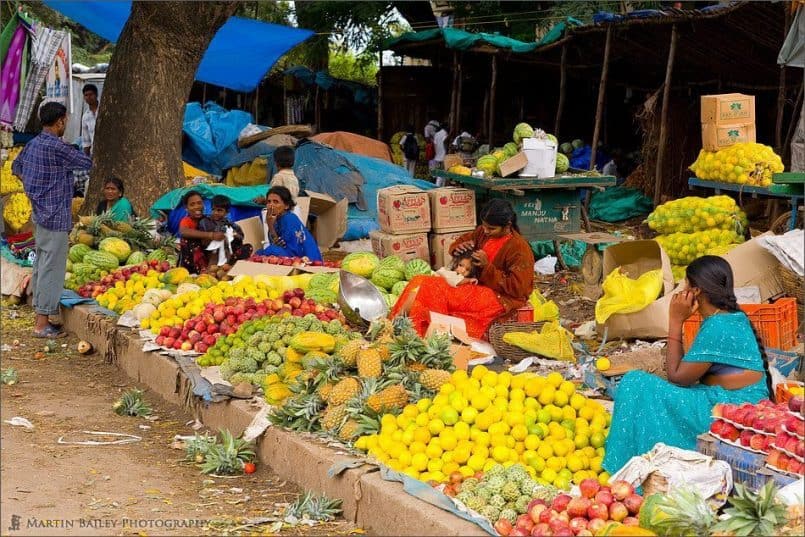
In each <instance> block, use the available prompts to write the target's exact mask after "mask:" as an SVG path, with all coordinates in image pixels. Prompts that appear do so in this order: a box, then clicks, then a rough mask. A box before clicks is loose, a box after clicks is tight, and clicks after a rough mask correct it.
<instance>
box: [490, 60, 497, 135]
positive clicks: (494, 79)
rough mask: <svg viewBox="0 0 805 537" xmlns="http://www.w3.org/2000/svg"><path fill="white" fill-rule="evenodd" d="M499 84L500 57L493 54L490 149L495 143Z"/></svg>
mask: <svg viewBox="0 0 805 537" xmlns="http://www.w3.org/2000/svg"><path fill="white" fill-rule="evenodd" d="M497 86H498V57H497V56H496V55H494V54H493V55H492V82H491V84H490V85H489V149H492V146H493V145H494V142H493V139H494V136H495V93H496V91H497Z"/></svg>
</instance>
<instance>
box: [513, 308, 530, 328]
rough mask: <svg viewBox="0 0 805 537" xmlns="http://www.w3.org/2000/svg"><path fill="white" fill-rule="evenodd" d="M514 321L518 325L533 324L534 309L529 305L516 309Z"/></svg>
mask: <svg viewBox="0 0 805 537" xmlns="http://www.w3.org/2000/svg"><path fill="white" fill-rule="evenodd" d="M514 320H515V321H516V322H518V323H533V322H534V308H533V307H532V306H531V304H528V305H526V306H523V307H522V308H517V316H516V317H515V318H514Z"/></svg>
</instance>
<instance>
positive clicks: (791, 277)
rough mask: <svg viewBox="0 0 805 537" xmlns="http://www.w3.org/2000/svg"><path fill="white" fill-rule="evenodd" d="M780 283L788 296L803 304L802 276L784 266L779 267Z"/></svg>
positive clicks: (804, 301)
mask: <svg viewBox="0 0 805 537" xmlns="http://www.w3.org/2000/svg"><path fill="white" fill-rule="evenodd" d="M780 281H781V282H782V284H783V291H785V294H787V295H788V296H792V297H794V298H796V299H797V302H798V303H799V304H805V288H803V285H802V283H803V281H802V276H798V275H797V273H796V272H794V271H793V270H791V269H788V268H786V267H784V266H782V265H781V266H780Z"/></svg>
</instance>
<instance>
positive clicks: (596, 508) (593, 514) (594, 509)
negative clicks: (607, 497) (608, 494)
mask: <svg viewBox="0 0 805 537" xmlns="http://www.w3.org/2000/svg"><path fill="white" fill-rule="evenodd" d="M587 517H588V518H590V519H593V518H600V519H601V520H607V519H608V518H609V509H607V506H606V505H604V504H603V503H599V502H593V504H592V505H591V506H590V508H589V509H587Z"/></svg>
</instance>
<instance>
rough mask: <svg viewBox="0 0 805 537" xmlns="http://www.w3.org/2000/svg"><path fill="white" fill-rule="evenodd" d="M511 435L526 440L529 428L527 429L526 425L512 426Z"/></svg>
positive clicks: (516, 438)
mask: <svg viewBox="0 0 805 537" xmlns="http://www.w3.org/2000/svg"><path fill="white" fill-rule="evenodd" d="M511 435H512V438H514V439H515V440H517V441H520V440H525V438H526V437H527V436H528V429H526V426H525V425H515V426H514V427H512V430H511Z"/></svg>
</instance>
